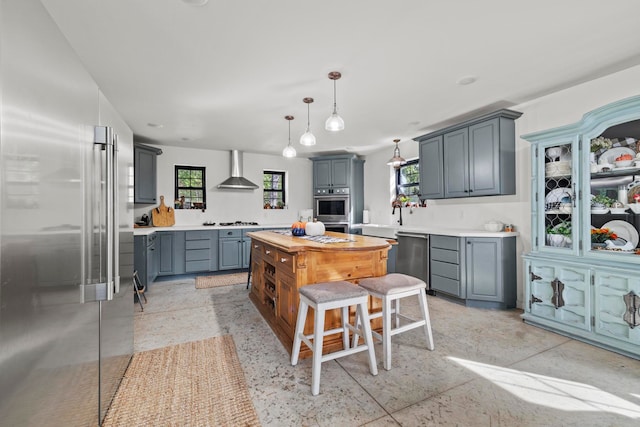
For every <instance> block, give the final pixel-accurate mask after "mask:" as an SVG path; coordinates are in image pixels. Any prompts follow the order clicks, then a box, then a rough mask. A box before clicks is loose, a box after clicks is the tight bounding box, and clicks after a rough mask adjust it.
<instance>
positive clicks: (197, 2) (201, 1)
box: [182, 0, 209, 6]
mask: <svg viewBox="0 0 640 427" xmlns="http://www.w3.org/2000/svg"><path fill="white" fill-rule="evenodd" d="M182 1H183V2H184V3H186V4H188V5H190V6H204V5H205V4H207V2H208V1H209V0H182Z"/></svg>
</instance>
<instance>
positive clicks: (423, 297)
mask: <svg viewBox="0 0 640 427" xmlns="http://www.w3.org/2000/svg"><path fill="white" fill-rule="evenodd" d="M418 299H419V300H420V308H421V309H422V315H423V316H424V332H425V334H426V335H427V348H428V349H429V350H433V349H434V348H435V347H434V345H433V334H432V333H431V318H430V317H429V307H428V306H427V293H426V290H425V289H422V290H420V294H419V295H418Z"/></svg>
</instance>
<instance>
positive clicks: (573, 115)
mask: <svg viewBox="0 0 640 427" xmlns="http://www.w3.org/2000/svg"><path fill="white" fill-rule="evenodd" d="M638 81H640V66H637V67H633V68H630V69H627V70H624V71H621V72H618V73H615V74H611V75H609V76H606V77H603V78H600V79H597V80H593V81H590V82H587V83H583V84H581V85H578V86H574V87H572V88H569V89H566V90H563V91H560V92H556V93H554V94H551V95H547V96H544V97H541V98H538V99H536V100H533V101H531V102H527V103H524V104H521V105H518V106H515V107H513V108H512V109H513V110H516V111H520V112H522V113H523V115H522V116H521V117H520V118H519V119H517V120H516V121H515V123H516V175H517V176H516V194H515V195H513V196H496V197H479V198H470V199H450V200H429V201H427V207H426V208H418V209H414V212H413V214H409V209H403V212H402V214H403V215H402V216H403V224H404V225H408V226H419V225H421V224H424V225H426V224H428V225H430V226H432V225H436V226H437V225H442V226H443V227H445V226H446V227H453V226H459V227H460V228H464V229H480V228H482V226H483V224H484V223H485V222H487V221H489V220H492V219H496V220H499V221H502V222H503V223H511V224H514V225H515V228H516V231H519V232H520V237H519V238H518V245H517V251H518V284H517V286H518V306H519V307H522V301H523V277H524V276H523V274H524V273H523V271H522V267H523V263H522V261H521V259H520V256H521V255H522V254H523V253H526V252H528V251H530V250H531V224H530V219H531V205H530V195H531V179H530V177H531V164H530V161H531V160H530V152H529V149H530V145H529V143H528V142H526V141H524V140H522V139H521V138H520V136H521V135H525V134H528V133H531V132H536V131H541V130H545V129H550V128H555V127H559V126H563V125H566V124H571V123H574V122H577V121H578V120H580V119H581V118H582V115H583V114H585V113H587V112H589V111H591V110H594V109H596V108H598V107H601V106H603V105H606V104H609V103H611V102H614V101H617V100H620V99H624V98H628V97H630V96H634V95H638V94H640V87H638ZM415 136H420V135H415ZM399 146H400V152H401V154H402V156H403V157H404V158H405V159H412V158H417V157H418V143H417V142H413V141H407V142H404V143H401V144H399ZM392 151H393V150H391V149H384V150H380V151H378V152H375V153H373V154H371V155H369V156H367V159H366V160H367V161H366V162H365V173H364V175H365V179H364V182H365V191H364V194H365V201H364V205H365V209H369V210H370V215H371V222H372V223H380V224H397V220H398V213H397V210H396V215H394V216H392V215H391V210H392V209H391V203H390V201H391V194H390V188H392V186H391V183H392V182H393V170H392V169H391V168H390V167H388V166H387V165H386V162H387V160H388V159H389V158H390V157H391V155H392ZM381 171H387V172H388V173H381Z"/></svg>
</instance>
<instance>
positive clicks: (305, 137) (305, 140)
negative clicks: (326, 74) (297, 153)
mask: <svg viewBox="0 0 640 427" xmlns="http://www.w3.org/2000/svg"><path fill="white" fill-rule="evenodd" d="M302 102H304V103H305V104H307V131H306V132H305V133H303V134H302V136H301V137H300V144H302V145H306V146H310V145H316V137H315V136H314V135H313V134H312V133H311V127H310V125H309V104H311V103H312V102H313V98H304V99H303V100H302Z"/></svg>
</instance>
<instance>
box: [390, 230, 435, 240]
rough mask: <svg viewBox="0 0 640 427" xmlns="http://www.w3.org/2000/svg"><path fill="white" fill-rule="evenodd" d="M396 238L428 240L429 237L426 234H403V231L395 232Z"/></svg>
mask: <svg viewBox="0 0 640 427" xmlns="http://www.w3.org/2000/svg"><path fill="white" fill-rule="evenodd" d="M396 237H415V238H418V239H425V240H429V235H428V234H419V233H409V232H405V231H398V232H396Z"/></svg>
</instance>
